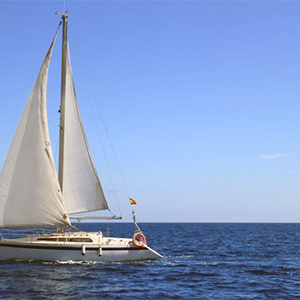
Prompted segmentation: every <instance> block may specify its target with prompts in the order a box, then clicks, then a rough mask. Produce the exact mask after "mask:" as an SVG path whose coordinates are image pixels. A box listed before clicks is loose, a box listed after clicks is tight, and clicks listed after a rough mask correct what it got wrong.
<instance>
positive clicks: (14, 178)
mask: <svg viewBox="0 0 300 300" xmlns="http://www.w3.org/2000/svg"><path fill="white" fill-rule="evenodd" d="M56 36H57V32H56V34H55V37H54V39H53V42H52V44H51V46H50V49H49V51H48V53H47V55H46V57H45V59H44V62H43V64H42V66H41V69H40V72H39V74H38V77H37V79H36V81H35V84H34V87H33V89H32V92H31V95H30V97H29V99H28V102H27V105H26V107H25V110H24V112H23V115H22V118H21V121H20V123H19V126H18V128H17V131H16V134H15V136H14V139H13V141H12V144H11V146H10V149H9V152H8V155H7V157H6V160H5V163H4V166H3V169H2V172H1V175H0V227H2V228H3V227H7V228H10V227H35V226H55V225H68V224H70V223H69V219H68V217H67V214H66V210H65V208H64V205H63V196H62V194H61V191H60V186H59V183H58V179H57V174H56V169H55V165H54V159H53V155H52V149H51V144H50V137H49V131H48V121H47V111H46V88H47V77H48V67H49V62H50V57H51V54H52V49H53V45H54V42H55V39H56Z"/></svg>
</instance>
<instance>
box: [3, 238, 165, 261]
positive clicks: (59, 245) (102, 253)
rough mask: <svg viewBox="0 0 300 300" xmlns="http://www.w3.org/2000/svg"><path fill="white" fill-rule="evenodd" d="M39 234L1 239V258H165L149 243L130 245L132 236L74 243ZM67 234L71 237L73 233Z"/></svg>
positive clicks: (70, 259) (72, 259) (137, 259)
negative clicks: (46, 240)
mask: <svg viewBox="0 0 300 300" xmlns="http://www.w3.org/2000/svg"><path fill="white" fill-rule="evenodd" d="M88 236H90V235H88ZM39 237H40V236H34V237H27V238H23V239H11V240H8V239H3V240H1V241H0V260H8V259H22V260H38V261H99V262H125V261H140V260H153V259H157V258H160V257H162V256H161V255H160V254H158V253H157V252H155V251H154V250H153V249H151V248H150V247H148V246H147V245H145V246H143V247H136V246H134V245H131V240H130V239H120V238H102V240H101V242H100V243H94V242H91V243H75V244H74V243H70V242H56V241H55V242H53V241H52V242H45V241H43V242H40V241H39V240H38V239H39ZM52 237H53V236H52ZM68 237H69V238H70V235H69V236H68ZM60 238H61V235H60ZM40 239H41V237H40ZM43 239H45V238H43Z"/></svg>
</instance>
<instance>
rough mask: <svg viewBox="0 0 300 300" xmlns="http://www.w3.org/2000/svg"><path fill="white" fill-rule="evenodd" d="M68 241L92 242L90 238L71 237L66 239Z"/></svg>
mask: <svg viewBox="0 0 300 300" xmlns="http://www.w3.org/2000/svg"><path fill="white" fill-rule="evenodd" d="M68 242H73V243H92V242H93V241H92V239H90V238H81V237H80V238H71V239H68Z"/></svg>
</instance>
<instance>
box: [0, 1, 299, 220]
mask: <svg viewBox="0 0 300 300" xmlns="http://www.w3.org/2000/svg"><path fill="white" fill-rule="evenodd" d="M63 6H64V4H63V1H25V0H24V1H21V0H20V1H5V0H4V1H3V0H0V35H1V48H0V49H1V50H0V51H1V55H0V82H1V89H0V104H1V109H0V128H1V130H0V140H1V143H0V163H1V166H2V164H3V162H4V160H5V157H6V154H7V151H8V149H9V145H10V142H11V140H12V138H13V135H14V132H15V130H16V127H17V124H18V122H19V119H20V117H21V115H22V111H23V109H24V107H25V104H26V101H27V99H28V96H29V94H30V92H31V89H32V87H33V84H34V81H35V78H36V76H37V74H38V71H39V68H40V66H41V64H42V61H43V58H44V56H45V54H46V52H47V50H48V48H49V46H50V43H51V41H52V38H53V36H54V33H55V31H56V28H57V25H58V23H59V16H57V15H55V12H56V11H59V12H61V11H62V10H63ZM65 6H66V9H67V10H68V11H69V14H70V17H69V33H68V34H69V44H70V53H71V62H72V68H73V75H74V81H75V88H76V92H77V96H78V101H79V106H80V110H81V113H82V119H83V122H84V126H85V129H86V133H87V137H88V140H89V144H90V148H91V151H92V154H93V157H94V160H95V164H96V167H97V170H98V173H99V176H100V179H101V183H102V186H103V189H104V192H105V194H106V196H107V198H108V202H109V204H110V207H111V209H112V211H113V212H114V213H116V214H119V207H120V210H121V213H122V216H123V219H124V221H130V220H131V215H130V214H131V211H130V209H131V208H130V205H129V201H128V198H127V196H128V195H129V196H130V197H132V198H134V199H135V200H136V201H137V205H136V206H135V207H134V208H135V210H136V213H137V220H138V221H139V222H299V221H300V131H299V128H300V18H299V13H300V1H283V0H282V1H259V0H257V1H243V0H240V1H222V0H220V1H172V0H170V1H144V0H141V1H126V0H124V1H121V0H120V1H97V0H94V1H79V0H78V1H71V0H67V1H66V3H65ZM60 60H61V33H60V34H59V36H58V39H57V42H56V45H55V48H54V52H53V57H52V60H51V63H50V69H49V80H48V96H47V101H48V118H49V119H48V121H49V128H50V136H51V142H52V149H53V152H54V154H55V159H56V161H57V158H58V157H57V156H58V149H57V148H58V146H57V145H58V113H57V110H58V106H59V98H60ZM111 145H112V147H111ZM115 157H116V158H117V162H116V159H115ZM120 171H121V172H120ZM120 173H121V174H120ZM122 178H123V179H122ZM124 186H125V188H124ZM97 215H101V213H97Z"/></svg>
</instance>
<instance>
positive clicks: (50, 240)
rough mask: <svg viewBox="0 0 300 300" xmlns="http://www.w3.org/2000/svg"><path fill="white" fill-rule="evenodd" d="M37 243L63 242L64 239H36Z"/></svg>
mask: <svg viewBox="0 0 300 300" xmlns="http://www.w3.org/2000/svg"><path fill="white" fill-rule="evenodd" d="M37 240H38V241H46V242H65V241H66V239H65V238H38V239H37Z"/></svg>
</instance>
